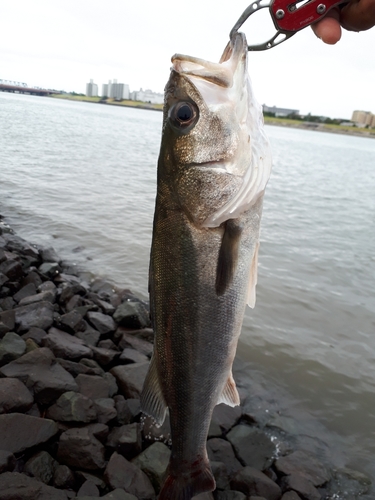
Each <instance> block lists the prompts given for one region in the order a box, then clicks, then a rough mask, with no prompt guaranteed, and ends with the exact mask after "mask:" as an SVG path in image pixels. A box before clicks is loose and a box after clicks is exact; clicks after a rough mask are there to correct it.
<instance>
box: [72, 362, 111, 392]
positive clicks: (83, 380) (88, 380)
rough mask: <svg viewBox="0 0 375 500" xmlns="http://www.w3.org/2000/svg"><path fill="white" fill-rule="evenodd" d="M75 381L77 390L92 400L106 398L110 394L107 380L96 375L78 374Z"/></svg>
mask: <svg viewBox="0 0 375 500" xmlns="http://www.w3.org/2000/svg"><path fill="white" fill-rule="evenodd" d="M83 366H84V365H83ZM76 383H77V385H78V388H79V389H78V390H79V392H80V393H81V394H83V395H84V396H86V397H88V398H91V399H92V400H95V399H100V398H108V397H109V395H110V384H109V382H108V381H107V380H106V379H104V378H103V377H100V376H98V375H85V374H80V375H78V376H77V378H76Z"/></svg>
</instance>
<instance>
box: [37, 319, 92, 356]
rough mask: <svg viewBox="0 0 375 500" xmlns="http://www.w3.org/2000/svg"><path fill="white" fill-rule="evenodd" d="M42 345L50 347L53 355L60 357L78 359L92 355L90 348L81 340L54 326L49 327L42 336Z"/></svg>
mask: <svg viewBox="0 0 375 500" xmlns="http://www.w3.org/2000/svg"><path fill="white" fill-rule="evenodd" d="M43 345H44V346H45V347H48V348H49V349H51V351H52V352H53V353H54V355H55V356H57V357H60V358H67V359H79V358H84V357H85V358H91V357H92V351H91V348H90V347H87V346H85V345H84V342H83V340H81V339H78V338H76V337H74V336H73V335H70V334H69V333H66V332H63V331H62V330H58V329H57V328H54V327H52V328H50V329H49V331H48V334H47V335H46V336H45V337H44V339H43Z"/></svg>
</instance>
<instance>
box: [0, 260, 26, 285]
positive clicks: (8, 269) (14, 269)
mask: <svg viewBox="0 0 375 500" xmlns="http://www.w3.org/2000/svg"><path fill="white" fill-rule="evenodd" d="M0 272H1V273H2V274H5V276H6V277H7V278H8V279H9V280H11V281H13V280H14V281H18V280H20V279H21V278H22V273H23V271H22V265H21V263H20V262H19V261H17V260H13V259H8V260H6V261H5V262H3V263H2V264H0Z"/></svg>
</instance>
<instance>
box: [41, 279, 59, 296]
mask: <svg viewBox="0 0 375 500" xmlns="http://www.w3.org/2000/svg"><path fill="white" fill-rule="evenodd" d="M38 292H54V293H57V288H56V285H55V283H54V282H53V281H43V283H41V284H40V285H39V286H38Z"/></svg>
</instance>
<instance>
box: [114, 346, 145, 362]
mask: <svg viewBox="0 0 375 500" xmlns="http://www.w3.org/2000/svg"><path fill="white" fill-rule="evenodd" d="M145 361H148V358H147V356H145V355H144V354H142V353H141V352H139V351H137V350H136V349H132V348H131V347H125V349H124V350H123V351H122V353H121V355H120V357H119V362H120V363H124V364H128V363H144V362H145Z"/></svg>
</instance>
